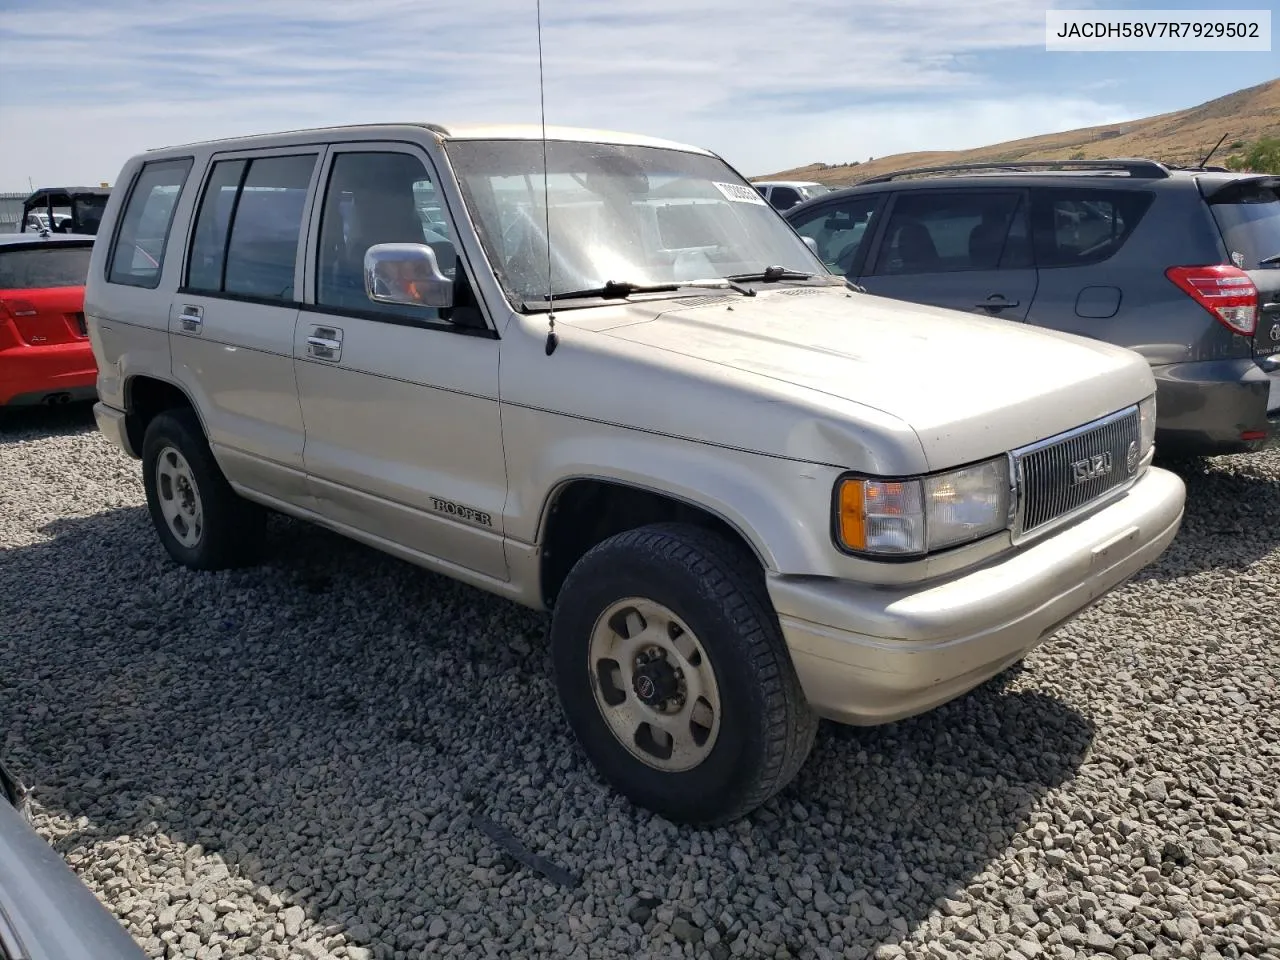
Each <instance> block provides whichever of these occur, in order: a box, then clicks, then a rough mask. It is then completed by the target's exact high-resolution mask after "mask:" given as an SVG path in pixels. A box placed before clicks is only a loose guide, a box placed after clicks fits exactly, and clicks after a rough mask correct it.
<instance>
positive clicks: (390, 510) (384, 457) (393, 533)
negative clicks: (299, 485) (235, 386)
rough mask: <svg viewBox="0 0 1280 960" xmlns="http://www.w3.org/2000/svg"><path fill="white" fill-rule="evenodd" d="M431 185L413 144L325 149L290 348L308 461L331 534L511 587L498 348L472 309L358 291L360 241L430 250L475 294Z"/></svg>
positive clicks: (364, 246)
mask: <svg viewBox="0 0 1280 960" xmlns="http://www.w3.org/2000/svg"><path fill="white" fill-rule="evenodd" d="M436 182H438V181H437V177H436V173H435V169H434V166H433V165H432V163H431V160H430V158H429V157H428V156H427V154H426V153H425V152H424V151H421V150H420V149H418V148H414V147H409V146H403V145H399V144H388V143H342V144H335V145H333V146H332V148H331V153H330V156H329V159H328V160H327V161H326V168H325V171H324V184H325V186H324V190H323V193H322V196H321V198H320V200H319V202H318V203H317V205H316V212H315V215H314V216H313V217H312V226H311V237H310V242H309V248H308V249H309V250H310V253H309V255H308V266H309V269H310V277H309V280H308V289H307V298H306V299H307V302H306V303H305V304H304V305H303V307H302V314H301V317H300V320H299V324H298V330H297V335H296V337H295V341H294V356H295V358H296V361H297V377H298V393H299V398H300V402H301V406H302V415H303V420H304V421H305V423H306V444H305V449H304V461H305V463H306V469H307V474H308V482H309V485H310V488H311V491H312V493H313V495H314V497H315V499H316V502H317V509H318V510H319V511H320V513H321V514H322V515H323V516H324V517H326V518H327V519H328V520H330V521H331V522H332V523H334V524H335V525H338V526H340V527H346V528H350V529H353V530H356V531H359V532H362V533H364V534H366V535H369V536H372V537H375V538H377V539H379V540H381V541H384V542H388V543H392V544H396V545H399V546H400V547H402V548H405V549H407V550H409V551H411V552H412V553H413V554H414V555H416V556H417V557H419V558H425V559H427V560H429V561H430V560H434V561H437V562H442V563H443V564H444V565H446V566H448V565H454V566H458V567H463V568H465V569H467V570H470V571H474V572H477V573H479V574H482V575H484V576H488V577H493V578H496V579H503V580H505V579H506V577H507V566H506V560H505V556H504V553H503V545H502V529H501V526H502V521H501V518H502V506H503V502H504V501H505V499H506V489H507V483H506V464H505V461H504V457H503V450H502V425H501V420H500V416H499V409H498V347H499V341H498V339H497V338H496V335H495V334H494V332H493V330H492V329H491V328H490V327H489V326H488V325H487V324H486V323H485V322H484V320H483V318H482V317H481V316H480V313H479V311H478V309H476V308H475V307H474V305H472V306H470V307H465V308H464V307H454V308H451V309H448V310H443V311H442V310H436V309H434V308H429V307H421V306H406V305H400V304H389V303H378V302H374V301H372V300H370V299H369V297H368V296H367V294H366V293H365V288H364V272H363V263H364V255H365V252H366V251H367V250H368V248H369V247H371V246H373V245H375V244H378V243H418V244H421V243H424V242H425V243H428V244H430V245H431V247H432V248H433V250H434V251H435V253H436V255H437V259H438V260H439V263H440V265H441V267H442V269H443V270H444V271H445V272H446V273H448V272H449V271H451V270H452V271H456V274H457V276H458V277H459V278H461V279H460V289H469V287H468V285H467V282H466V279H465V276H466V275H465V264H464V262H463V261H462V260H461V259H460V258H459V256H458V254H457V252H456V249H455V247H454V244H453V226H452V223H453V221H452V216H451V213H450V211H449V210H448V209H447V205H446V204H445V203H444V202H443V199H442V198H441V197H440V196H439V195H438V194H437V193H436V192H435V189H434V184H435V183H436ZM464 299H465V298H464ZM466 311H469V312H466Z"/></svg>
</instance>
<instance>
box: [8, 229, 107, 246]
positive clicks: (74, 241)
mask: <svg viewBox="0 0 1280 960" xmlns="http://www.w3.org/2000/svg"><path fill="white" fill-rule="evenodd" d="M96 239H97V237H94V236H92V235H91V234H87V233H51V234H49V235H48V236H44V235H43V234H40V233H37V232H36V231H34V230H31V231H28V232H27V233H0V247H17V246H22V245H26V246H28V247H34V246H38V245H40V244H50V245H52V246H55V247H56V246H63V247H80V246H84V245H85V244H92V243H93V241H94V240H96Z"/></svg>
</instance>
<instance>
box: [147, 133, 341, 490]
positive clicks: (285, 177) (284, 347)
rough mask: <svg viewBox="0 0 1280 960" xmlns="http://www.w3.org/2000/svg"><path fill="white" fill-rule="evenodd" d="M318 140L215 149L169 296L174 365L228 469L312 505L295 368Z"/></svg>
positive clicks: (234, 476) (234, 477)
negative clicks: (180, 277)
mask: <svg viewBox="0 0 1280 960" xmlns="http://www.w3.org/2000/svg"><path fill="white" fill-rule="evenodd" d="M321 155H322V149H321V148H319V147H316V146H306V147H288V148H282V149H275V150H264V151H254V152H250V153H228V154H222V155H215V156H214V157H213V162H212V163H211V165H210V168H209V172H208V175H207V177H206V179H205V183H204V190H203V192H202V194H201V198H200V203H199V207H198V208H197V211H196V215H195V218H194V222H193V227H192V230H191V236H190V238H189V247H188V249H189V253H188V257H187V264H186V272H185V277H184V285H183V286H182V287H181V288H180V289H179V290H178V293H177V296H176V298H175V299H174V300H173V303H172V304H171V307H170V317H169V331H170V341H171V343H172V352H173V371H174V375H175V376H176V378H177V379H178V382H179V383H181V384H182V385H183V386H185V387H186V388H187V389H188V390H189V391H190V393H191V395H192V396H194V397H196V398H197V405H198V407H199V409H200V413H201V416H202V418H203V420H204V426H205V430H206V432H207V433H208V436H209V442H210V444H211V446H212V447H213V449H214V452H215V454H216V455H217V457H218V462H219V464H220V465H221V467H222V469H223V471H224V473H226V475H227V478H228V479H229V480H231V481H232V482H233V483H235V484H239V485H242V486H244V487H247V488H249V489H250V490H253V491H256V492H257V493H259V494H263V495H265V496H267V497H271V498H274V499H278V500H282V501H284V502H286V503H292V504H295V505H299V506H304V507H305V506H309V505H310V500H309V490H308V488H307V484H306V473H305V470H304V467H303V461H302V444H303V422H302V413H301V411H300V409H299V406H298V392H297V386H296V382H295V378H294V370H293V341H294V326H295V324H296V323H297V318H298V297H297V295H296V291H297V290H298V289H299V288H300V286H301V283H302V276H303V270H302V258H301V256H300V251H301V249H302V245H303V239H304V235H305V230H304V215H305V213H306V210H307V204H308V198H309V196H310V194H311V192H312V191H313V190H314V188H315V183H316V178H317V176H318V172H319V168H320V158H321Z"/></svg>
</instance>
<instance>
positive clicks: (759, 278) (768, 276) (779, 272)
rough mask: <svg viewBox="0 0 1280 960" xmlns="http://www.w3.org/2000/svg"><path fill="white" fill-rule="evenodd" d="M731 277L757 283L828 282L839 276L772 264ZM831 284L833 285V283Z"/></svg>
mask: <svg viewBox="0 0 1280 960" xmlns="http://www.w3.org/2000/svg"><path fill="white" fill-rule="evenodd" d="M732 279H734V280H743V281H750V280H754V281H756V282H758V283H777V282H778V281H779V280H822V281H823V282H825V283H828V284H830V283H831V281H832V280H836V279H840V278H837V277H836V276H835V274H821V273H805V272H804V271H802V270H788V269H787V268H786V267H780V266H777V265H774V266H769V267H765V268H764V269H763V270H761V271H760V272H759V273H735V274H734V275H733V277H732ZM832 285H833V286H834V284H832Z"/></svg>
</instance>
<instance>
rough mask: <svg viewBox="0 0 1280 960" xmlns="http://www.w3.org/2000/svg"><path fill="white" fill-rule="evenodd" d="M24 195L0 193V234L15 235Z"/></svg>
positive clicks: (20, 217) (25, 197) (25, 196)
mask: <svg viewBox="0 0 1280 960" xmlns="http://www.w3.org/2000/svg"><path fill="white" fill-rule="evenodd" d="M25 199H27V194H25V193H0V233H17V232H18V221H19V220H21V219H22V201H23V200H25Z"/></svg>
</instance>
